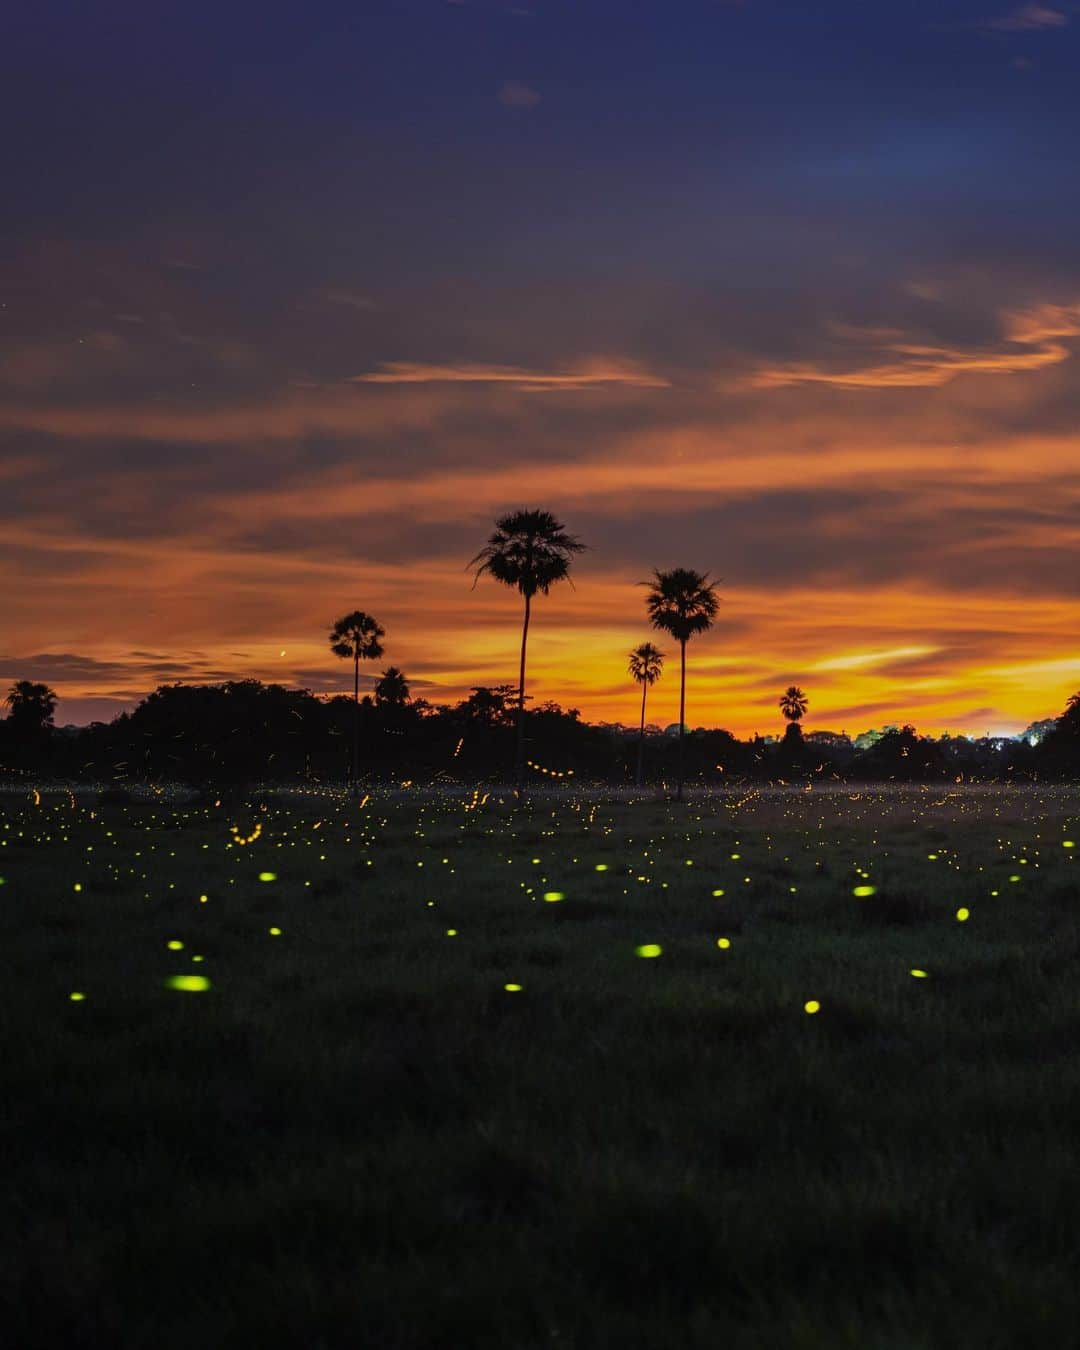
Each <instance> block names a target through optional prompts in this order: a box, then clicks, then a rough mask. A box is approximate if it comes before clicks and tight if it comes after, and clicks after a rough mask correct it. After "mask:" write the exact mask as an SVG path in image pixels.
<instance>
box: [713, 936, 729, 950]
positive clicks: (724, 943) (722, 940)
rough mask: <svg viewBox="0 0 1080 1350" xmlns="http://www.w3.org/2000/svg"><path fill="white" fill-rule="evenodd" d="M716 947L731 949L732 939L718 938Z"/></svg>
mask: <svg viewBox="0 0 1080 1350" xmlns="http://www.w3.org/2000/svg"><path fill="white" fill-rule="evenodd" d="M716 945H717V946H718V947H724V948H727V947H730V946H731V939H730V938H717V939H716Z"/></svg>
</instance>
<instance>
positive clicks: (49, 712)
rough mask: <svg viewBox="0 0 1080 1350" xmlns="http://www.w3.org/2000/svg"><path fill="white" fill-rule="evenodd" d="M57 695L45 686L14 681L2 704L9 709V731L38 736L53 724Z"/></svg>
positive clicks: (33, 682) (29, 681) (34, 682)
mask: <svg viewBox="0 0 1080 1350" xmlns="http://www.w3.org/2000/svg"><path fill="white" fill-rule="evenodd" d="M56 700H57V695H56V692H55V690H53V689H50V688H49V686H48V685H47V684H40V683H38V682H37V681H35V680H16V681H15V683H14V684H13V685H12V686H11V688H10V689H9V690H8V691H7V697H6V698H5V699H4V702H5V703H6V704H7V706H8V708H9V710H10V711H9V713H8V717H9V719H10V729H11V730H12V731H13V732H14V731H17V732H19V733H21V734H24V735H35V734H37V735H40V734H41V733H43V732H44V731H45V729H46V728H47V727H51V726H52V724H53V713H54V712H55V711H56Z"/></svg>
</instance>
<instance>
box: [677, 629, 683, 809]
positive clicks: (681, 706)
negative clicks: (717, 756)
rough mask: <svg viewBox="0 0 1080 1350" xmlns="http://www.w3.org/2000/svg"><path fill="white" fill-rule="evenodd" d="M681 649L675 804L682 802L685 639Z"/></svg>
mask: <svg viewBox="0 0 1080 1350" xmlns="http://www.w3.org/2000/svg"><path fill="white" fill-rule="evenodd" d="M679 645H680V647H681V649H682V671H681V673H680V677H679V790H678V792H676V794H675V800H676V801H677V802H681V801H682V789H683V723H684V722H685V721H686V639H685V638H683V640H682V642H681V643H680V644H679Z"/></svg>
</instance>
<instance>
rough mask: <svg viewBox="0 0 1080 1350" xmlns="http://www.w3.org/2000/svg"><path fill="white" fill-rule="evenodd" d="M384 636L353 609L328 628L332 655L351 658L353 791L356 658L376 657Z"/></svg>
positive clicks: (355, 783) (356, 772) (355, 773)
mask: <svg viewBox="0 0 1080 1350" xmlns="http://www.w3.org/2000/svg"><path fill="white" fill-rule="evenodd" d="M385 636H386V631H385V629H383V628H381V627H380V626H379V625H378V624H377V623H376V622H375V620H374V619H373V618H372V617H371V615H370V614H365V613H364V611H363V610H362V609H356V610H353V612H352V613H351V614H346V615H345V616H344V618H341V619H338V621H337V623H336V624H334V626H333V628H331V630H330V650H331V651H332V652H333V653H334V655H335V656H341V657H344V658H346V659H347V658H348V657H350V656H351V657H352V659H353V742H352V788H353V791H354V792H356V791H357V790H358V787H359V780H360V662H361V661H377V660H378V659H379V657H380V656H382V654H383V649H382V643H381V642H380V641H379V639H380V638H383V637H385Z"/></svg>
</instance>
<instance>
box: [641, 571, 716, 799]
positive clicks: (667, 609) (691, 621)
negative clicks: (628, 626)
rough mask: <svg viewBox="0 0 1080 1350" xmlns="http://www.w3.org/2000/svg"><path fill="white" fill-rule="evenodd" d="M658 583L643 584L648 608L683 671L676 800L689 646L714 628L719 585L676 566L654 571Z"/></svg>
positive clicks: (681, 785)
mask: <svg viewBox="0 0 1080 1350" xmlns="http://www.w3.org/2000/svg"><path fill="white" fill-rule="evenodd" d="M653 575H654V577H655V580H654V581H652V582H642V585H645V586H649V587H650V590H649V594H648V595H647V596H646V597H645V607H646V609H647V610H648V612H649V618H650V620H651V621H652V625H653V627H654V628H660V629H662V630H663V631H664V632H665V633H670V634H671V635H672V637H674V638H676V639H677V640H678V643H679V654H680V657H681V668H680V677H679V787H678V791H677V793H676V800H677V801H680V802H681V801H682V797H683V733H684V731H685V729H686V644H687V642H689V640H690V639H691V638H692V637H693V636H694V634H695V633H704V632H705V631H706V629H708V628H711V627H712V622H713V619H714V618H715V617H716V611H717V609H718V608H719V604H720V602H719V600H718V598H717V595H716V586H717V585H718V583H717V582H711V581H710V580H709V574H708V573H707V572H705V573H702V572H693V571H691V570H690V569H689V568H687V567H675V568H673V569H672V570H671V571H670V572H661V571H660V570H659V569H658V568H653Z"/></svg>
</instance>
